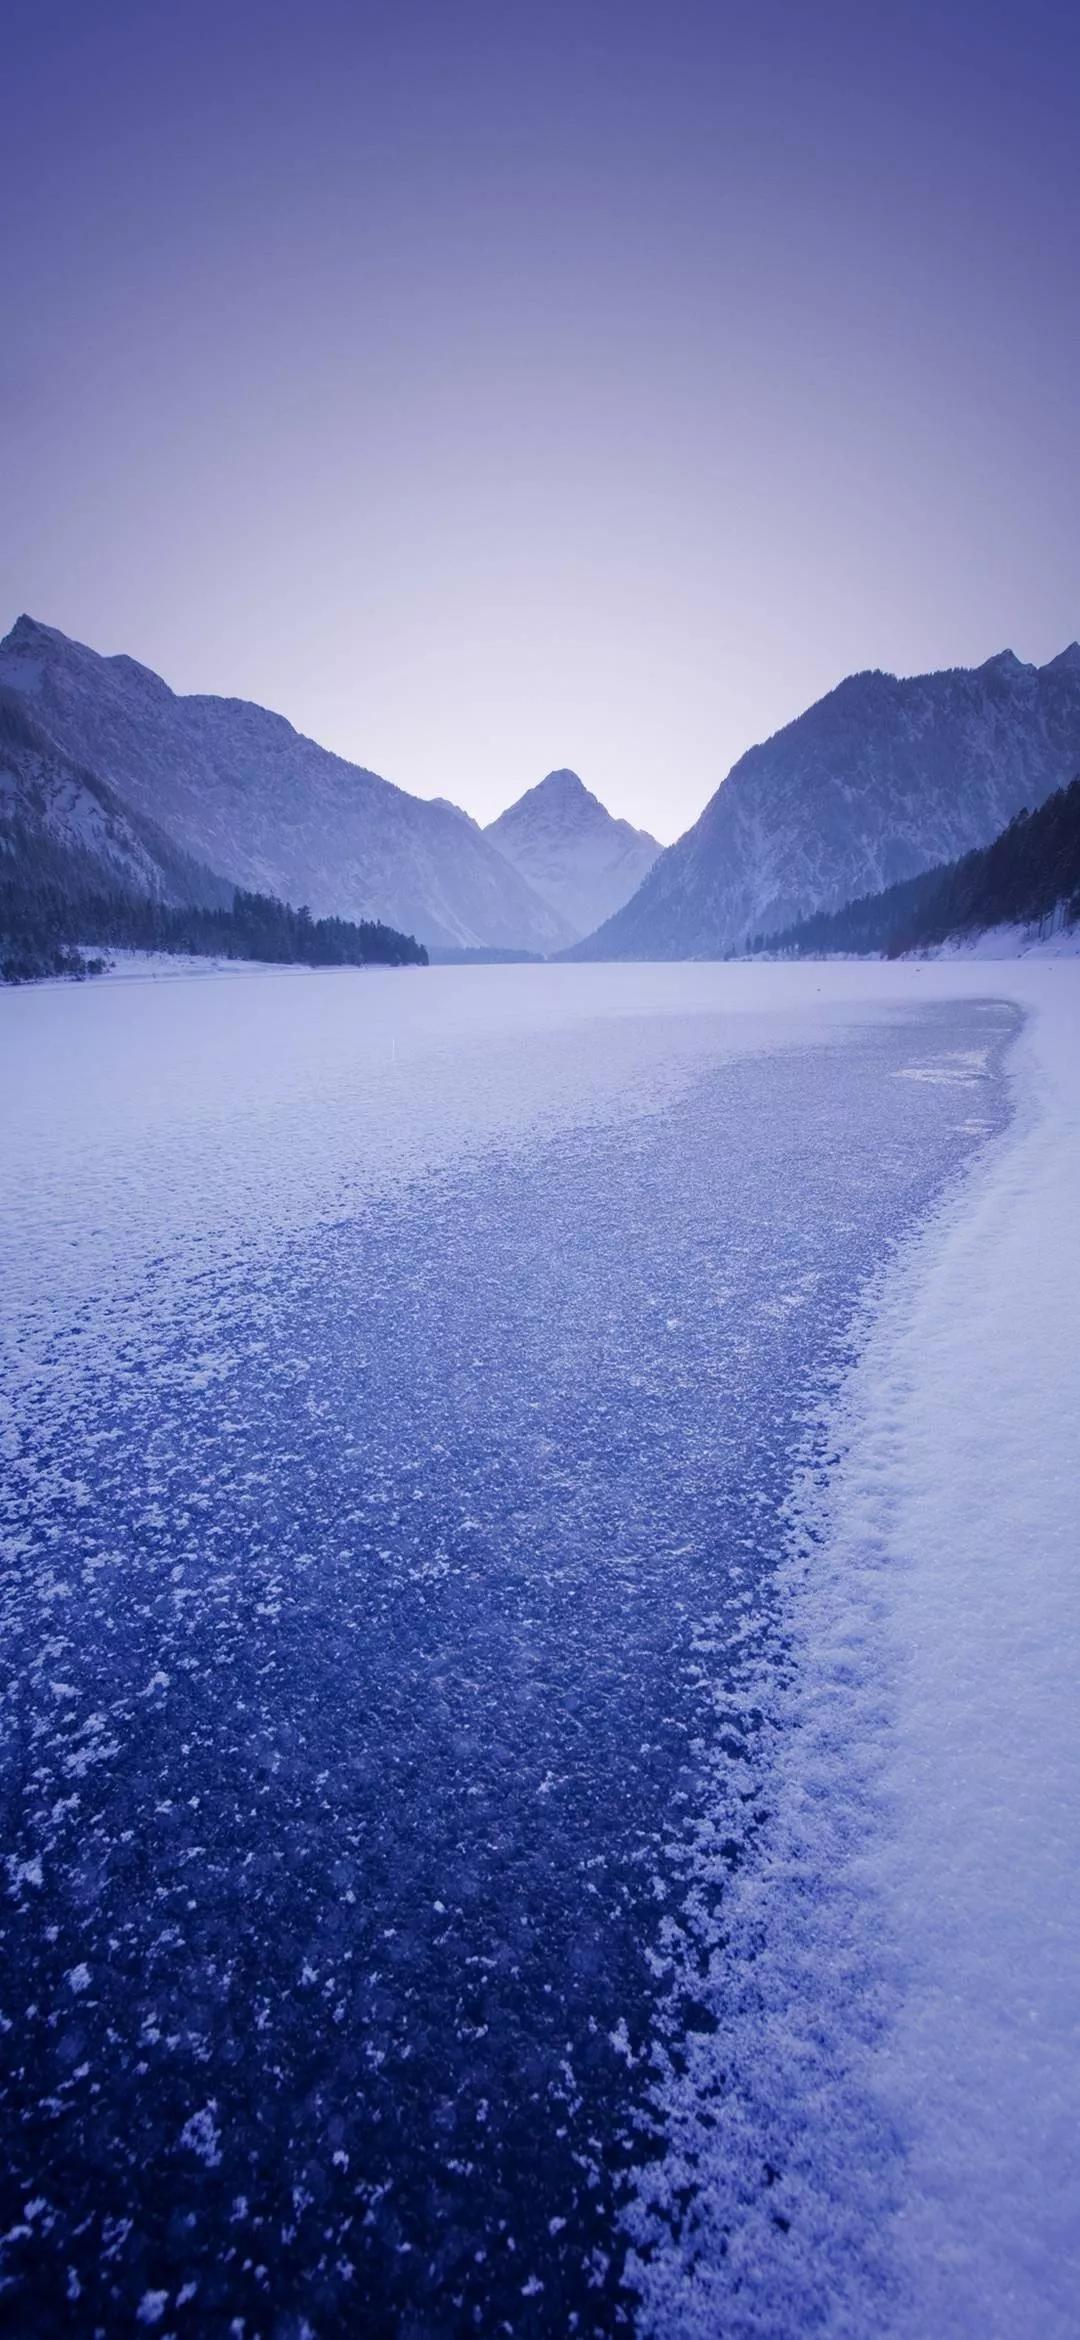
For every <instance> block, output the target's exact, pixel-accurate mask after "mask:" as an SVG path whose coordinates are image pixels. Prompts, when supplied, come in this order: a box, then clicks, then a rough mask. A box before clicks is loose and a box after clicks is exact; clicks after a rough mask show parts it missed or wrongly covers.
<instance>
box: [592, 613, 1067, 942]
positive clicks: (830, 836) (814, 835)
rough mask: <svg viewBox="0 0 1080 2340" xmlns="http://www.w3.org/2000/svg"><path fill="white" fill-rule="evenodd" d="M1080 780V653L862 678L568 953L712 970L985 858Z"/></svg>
mask: <svg viewBox="0 0 1080 2340" xmlns="http://www.w3.org/2000/svg"><path fill="white" fill-rule="evenodd" d="M1078 767H1080V646H1078V645H1077V644H1076V643H1075V642H1074V643H1072V644H1070V646H1069V648H1068V649H1067V650H1065V651H1063V652H1062V653H1061V656H1060V657H1058V658H1054V659H1051V661H1050V663H1049V664H1048V665H1047V666H1042V667H1036V666H1025V665H1023V664H1022V663H1021V661H1020V660H1019V659H1018V658H1017V657H1015V656H1014V654H1013V652H1012V651H1011V650H1004V651H1002V652H1000V654H999V655H998V656H997V657H995V658H990V659H988V660H987V662H986V664H985V665H984V666H980V667H977V668H975V669H969V668H966V667H953V668H949V669H947V670H945V671H944V672H942V673H940V674H928V675H916V676H914V677H912V678H910V679H907V680H899V679H898V678H897V677H896V676H895V675H891V674H881V673H868V674H857V675H852V676H850V677H849V678H848V680H847V681H846V682H842V683H841V684H840V685H839V686H838V688H837V689H836V690H834V691H830V692H829V694H828V696H827V697H826V698H824V699H821V700H819V701H818V703H817V705H816V706H813V707H811V708H809V709H808V711H807V713H806V714H804V715H800V716H799V717H798V718H797V720H796V721H795V722H794V723H789V724H788V725H787V726H786V727H785V729H784V730H782V731H778V732H777V733H776V734H775V737H774V738H772V739H770V740H767V741H766V742H765V743H764V745H763V746H761V747H754V748H751V749H750V750H749V753H748V754H746V755H744V756H742V757H741V758H740V760H739V762H738V763H737V764H736V765H735V766H734V767H733V769H732V771H731V772H730V773H729V775H728V777H727V779H726V780H725V781H724V782H723V784H722V786H721V787H720V788H718V790H717V792H716V794H715V796H714V797H713V798H712V799H711V801H710V803H709V804H707V805H706V807H705V810H704V812H703V813H702V815H701V818H700V820H698V821H696V822H695V824H694V826H693V828H692V829H689V830H688V831H687V833H686V835H685V836H683V837H680V839H679V840H678V843H677V844H675V845H672V846H670V847H669V848H668V850H667V851H666V852H665V853H662V854H661V856H660V858H659V860H658V861H657V862H656V863H655V864H654V866H653V868H652V869H651V870H650V872H649V874H648V876H647V877H646V878H645V880H644V883H643V884H642V885H641V886H640V887H639V888H638V891H637V893H636V894H635V895H634V896H633V898H632V900H631V901H629V902H628V903H627V904H626V906H625V907H624V908H623V909H622V910H619V911H617V912H616V913H615V915H614V916H613V917H611V918H609V919H608V920H607V921H606V923H605V924H604V925H602V926H601V927H600V929H599V931H598V932H597V933H595V934H593V935H591V936H589V937H588V938H587V939H586V940H585V941H584V942H582V943H579V944H578V945H577V946H575V947H574V948H573V949H571V951H570V952H569V953H568V954H567V956H569V957H571V958H580V959H623V958H626V959H648V958H657V959H677V958H695V957H699V958H707V957H711V956H713V955H716V954H723V953H725V952H729V951H733V950H737V949H739V948H740V947H741V945H742V944H743V943H744V942H745V941H746V940H747V938H748V937H749V936H751V935H754V934H761V933H764V932H770V931H776V930H778V929H780V928H782V927H785V926H788V925H791V924H792V923H793V922H794V921H796V920H798V919H802V918H806V917H808V916H809V915H811V914H812V913H813V912H815V911H819V910H833V909H838V908H840V907H841V905H842V904H844V903H845V902H849V901H851V900H852V899H853V898H854V897H856V896H858V895H864V894H869V893H873V892H877V891H878V890H879V889H881V888H883V887H886V886H890V885H893V884H896V883H897V882H898V881H899V880H901V879H904V878H908V877H913V876H915V875H916V874H917V873H918V872H919V871H921V870H925V869H928V868H929V867H931V866H932V865H933V864H935V863H939V862H946V861H952V860H954V859H956V857H957V856H958V855H960V854H963V853H965V852H967V851H968V850H969V849H970V848H972V847H973V846H977V845H985V844H988V843H989V841H990V839H991V838H992V837H994V836H996V835H997V833H998V831H999V830H1001V829H1002V828H1004V826H1005V825H1006V823H1007V822H1008V821H1009V820H1010V819H1011V818H1012V816H1013V814H1014V813H1016V812H1018V811H1019V810H1020V809H1021V807H1022V806H1024V805H1027V806H1030V807H1034V806H1035V805H1038V804H1041V803H1042V802H1043V800H1044V798H1045V797H1047V796H1049V795H1050V793H1051V791H1052V790H1053V789H1056V788H1059V787H1061V786H1063V785H1064V784H1065V783H1067V782H1068V781H1069V780H1071V779H1072V777H1073V775H1074V773H1075V772H1076V770H1077V769H1078Z"/></svg>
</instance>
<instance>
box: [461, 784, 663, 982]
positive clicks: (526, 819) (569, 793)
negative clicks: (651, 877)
mask: <svg viewBox="0 0 1080 2340" xmlns="http://www.w3.org/2000/svg"><path fill="white" fill-rule="evenodd" d="M484 834H485V836H487V837H490V839H491V842H492V844H493V845H497V846H498V848H499V851H500V853H503V854H505V856H506V858H507V860H508V861H510V862H512V864H513V866H514V868H515V869H517V870H519V871H520V873H521V875H522V877H524V878H525V879H527V881H528V883H529V885H531V886H532V887H533V888H534V889H535V891H536V893H538V894H539V895H540V896H541V898H542V899H543V900H544V901H545V902H547V903H548V905H549V907H550V908H551V909H552V910H553V911H554V912H555V914H556V916H557V917H558V918H559V919H560V920H561V921H562V923H563V926H564V928H565V930H566V931H565V940H566V941H567V942H568V943H569V942H573V941H576V940H577V939H578V938H579V937H580V936H581V935H585V934H591V933H592V930H593V928H594V927H596V926H599V925H600V923H601V921H602V920H603V919H605V918H610V917H611V916H612V914H613V912H614V911H616V910H621V908H622V906H623V903H624V902H628V901H629V899H630V896H631V894H633V893H634V892H635V891H636V889H637V887H638V886H639V885H640V884H641V881H642V879H643V877H645V876H646V875H647V873H648V871H649V870H650V869H651V868H652V865H653V863H654V861H655V860H656V858H657V855H658V854H659V852H660V847H659V845H658V844H657V842H656V839H655V837H650V836H649V835H648V833H647V831H646V830H644V829H634V828H632V827H631V825H630V822H629V821H617V820H616V819H615V818H614V817H613V815H612V814H611V813H609V812H608V811H607V810H606V808H605V806H604V805H602V804H601V802H600V799H599V797H597V796H593V795H592V793H591V791H590V790H589V789H588V788H586V787H585V786H584V784H583V783H582V781H580V780H579V778H578V776H577V773H576V772H568V771H559V772H549V773H548V775H547V778H546V779H545V780H541V781H540V782H539V783H538V784H537V786H536V787H535V788H529V789H527V790H526V792H525V794H524V796H519V798H518V800H517V803H516V804H512V805H510V806H509V807H508V809H507V811H506V812H504V813H500V815H499V818H498V820H497V821H492V822H491V823H490V824H489V826H488V828H487V829H486V830H485V832H484Z"/></svg>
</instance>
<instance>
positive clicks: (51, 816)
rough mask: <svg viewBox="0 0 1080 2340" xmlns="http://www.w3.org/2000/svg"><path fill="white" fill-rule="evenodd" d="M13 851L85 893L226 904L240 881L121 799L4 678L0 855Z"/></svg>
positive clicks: (31, 872)
mask: <svg viewBox="0 0 1080 2340" xmlns="http://www.w3.org/2000/svg"><path fill="white" fill-rule="evenodd" d="M4 855H13V856H15V857H16V860H17V863H18V865H19V868H20V870H21V872H22V874H23V875H24V876H25V877H27V878H33V879H35V880H36V881H37V882H39V883H51V884H61V885H64V884H72V883H77V885H78V886H79V888H80V890H81V891H82V892H84V893H89V892H100V893H102V894H114V893H116V892H123V893H134V894H145V895H148V896H149V897H150V899H151V900H152V901H158V902H167V903H182V902H197V903H201V904H204V905H206V906H207V907H215V906H217V905H220V906H221V907H223V908H224V907H227V905H228V904H229V903H230V902H231V901H232V897H233V888H232V886H231V885H229V884H228V883H227V882H226V880H225V879H223V878H219V877H216V876H215V875H214V873H213V872H212V871H211V870H209V869H206V868H204V867H203V866H202V864H201V863H200V862H197V861H195V860H193V859H192V858H191V857H190V856H189V855H188V854H186V853H184V852H182V851H181V849H180V848H179V847H178V846H176V845H174V844H173V842H172V840H171V838H169V837H167V836H166V835H165V833H164V831H163V830H161V829H159V828H158V827H157V826H156V824H155V823H154V822H153V821H148V820H144V819H143V818H142V817H141V816H140V815H139V814H138V813H136V812H133V811H131V810H130V809H129V808H128V807H127V806H126V805H124V804H122V803H121V802H120V799H119V797H118V796H116V795H115V794H114V792H113V790H112V789H111V788H109V786H108V785H107V783H106V782H105V781H104V780H101V779H99V778H98V776H97V774H96V773H94V772H90V771H87V770H86V769H84V768H83V767H81V766H80V765H78V764H76V763H74V762H73V761H72V759H71V758H70V756H66V755H65V754H64V752H63V750H62V749H61V748H59V747H57V745H56V742H55V740H52V739H50V738H49V736H48V734H47V733H46V732H45V731H43V730H42V729H41V727H40V725H38V724H35V723H34V722H33V720H32V718H31V717H30V716H29V715H28V714H27V712H26V706H25V703H24V701H23V700H21V699H20V698H19V696H18V694H17V693H16V692H13V691H8V690H6V689H4V688H3V687H2V686H0V857H2V856H4Z"/></svg>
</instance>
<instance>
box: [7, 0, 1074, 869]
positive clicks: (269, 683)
mask: <svg viewBox="0 0 1080 2340" xmlns="http://www.w3.org/2000/svg"><path fill="white" fill-rule="evenodd" d="M5 28H6V29H5V33H4V38H3V43H2V46H0V57H2V61H3V86H4V106H3V115H4V135H3V141H2V145H0V180H2V192H3V207H4V208H3V235H2V256H0V296H2V316H3V321H4V323H3V334H2V337H0V406H2V413H3V420H4V448H5V463H4V489H3V507H2V522H0V630H3V628H6V626H7V624H9V623H10V621H11V619H12V618H13V617H14V616H15V615H16V613H17V612H18V611H19V610H20V609H23V608H27V609H29V610H30V611H31V612H32V613H33V614H34V615H35V616H37V617H41V618H44V619H45V620H46V621H47V622H49V623H51V624H54V625H58V626H60V627H62V628H63V629H64V631H65V632H67V633H71V634H75V635H77V636H79V637H80V638H81V639H83V640H85V641H88V642H90V643H92V644H93V645H94V647H95V648H97V649H99V650H104V651H112V650H127V651H129V652H130V653H131V654H132V655H134V656H135V657H138V658H141V659H142V660H144V661H145V663H147V664H148V665H150V666H153V667H155V668H157V670H158V671H159V672H160V673H163V674H164V675H165V677H166V679H167V680H168V681H169V682H171V683H172V684H173V686H174V688H176V689H180V690H210V691H221V692H224V693H227V694H229V695H234V696H242V697H247V698H254V699H259V700H261V701H263V702H264V703H265V704H267V705H270V706H273V707H276V708H279V709H280V710H281V711H282V712H283V713H285V714H287V715H288V716H289V717H290V718H291V719H292V720H293V721H294V722H295V723H297V724H298V725H299V726H300V727H301V728H302V729H304V730H306V731H309V732H311V733H313V734H314V736H315V737H316V738H318V739H320V740H323V741H325V742H326V743H327V744H328V745H329V746H332V747H336V748H338V749H340V750H341V751H342V752H343V753H345V754H347V755H351V756H354V757H355V758H356V759H357V760H358V761H361V762H364V763H367V764H370V765H372V766H373V767H374V768H375V769H376V770H378V771H381V772H384V773H385V774H386V775H387V776H388V777H389V778H391V779H393V780H396V781H398V782H399V783H400V784H401V785H402V786H403V787H406V788H409V789H412V790H414V791H416V792H417V793H418V794H420V795H437V794H442V795H447V796H451V797H453V798H455V799H456V800H457V801H458V802H459V803H461V804H463V805H465V806H467V807H468V809H469V810H470V811H473V812H475V813H476V814H477V815H478V816H479V817H480V818H481V819H485V820H486V819H490V818H492V817H493V815H494V814H495V813H496V812H497V811H499V810H500V809H501V808H502V806H503V805H505V804H506V803H508V802H509V801H510V800H511V799H512V798H513V797H515V796H516V795H518V794H519V793H520V792H521V790H522V789H523V788H526V787H529V786H531V785H532V783H533V782H534V781H535V780H537V779H539V778H540V776H541V775H542V774H543V773H544V772H545V771H547V770H548V769H549V768H550V767H551V766H553V765H558V764H567V763H568V764H572V765H573V766H575V768H576V769H577V770H579V771H580V772H581V774H582V776H583V778H584V779H585V780H586V782H587V783H588V784H589V785H590V786H591V787H593V788H594V789H595V790H596V791H597V793H598V794H599V795H600V796H601V797H603V798H604V800H605V802H607V803H608V804H609V805H610V806H611V808H612V810H613V811H616V812H619V813H623V814H625V815H627V816H628V817H629V818H630V819H632V820H634V821H636V822H638V823H640V824H642V825H645V826H648V827H650V828H652V829H653V830H654V831H655V832H656V834H657V835H658V836H660V837H662V838H664V839H665V840H667V839H669V838H671V837H673V836H675V835H676V834H677V833H679V832H680V831H681V830H682V829H683V828H685V827H686V826H687V825H688V824H689V822H690V821H691V820H693V819H694V818H695V817H696V815H697V813H698V812H699V811H700V810H701V807H702V805H703V804H704V802H705V800H706V799H707V797H708V796H709V795H711V793H712V791H713V789H714V788H715V786H716V784H717V782H718V781H719V780H720V779H721V778H722V777H723V774H724V772H725V771H726V770H727V768H728V766H729V764H730V763H731V762H732V761H733V759H734V758H735V756H736V755H738V754H739V753H740V752H741V750H742V749H743V748H744V747H746V746H748V745H749V744H750V743H751V742H752V741H753V740H755V739H757V738H761V737H763V736H765V735H766V734H768V733H769V732H770V731H773V730H775V729H776V728H777V726H778V725H780V724H781V723H784V722H786V721H787V720H788V719H789V718H790V717H791V716H793V715H795V714H797V713H798V712H799V710H800V709H801V708H802V707H803V706H805V705H806V704H807V703H808V702H809V701H810V700H811V699H813V698H816V697H818V696H820V694H821V692H822V691H823V690H826V689H828V688H829V687H830V686H831V685H832V684H833V683H834V682H836V681H838V680H839V678H840V677H841V675H843V674H844V673H845V672H848V671H850V670H851V669H852V668H857V667H864V666H886V667H890V668H892V669H894V670H896V671H899V672H913V671H918V670H920V669H923V668H926V667H933V666H945V665H953V664H960V663H964V664H967V663H977V662H978V661H980V660H981V659H983V658H985V657H987V656H988V655H989V654H990V653H991V652H994V651H997V650H999V649H1001V648H1003V647H1004V646H1005V645H1006V644H1009V645H1011V646H1012V647H1013V648H1014V649H1015V650H1016V651H1017V652H1018V653H1019V655H1020V656H1021V657H1028V658H1034V659H1037V660H1040V661H1041V660H1043V659H1045V658H1047V657H1050V656H1051V655H1053V654H1054V653H1055V652H1057V651H1058V650H1060V649H1061V648H1062V647H1063V645H1064V644H1065V642H1066V641H1068V640H1069V639H1070V638H1071V637H1072V636H1073V635H1075V634H1077V633H1080V460H1078V457H1080V434H1078V427H1077V426H1078V422H1080V289H1078V258H1077V255H1078V250H1080V137H1078V131H1077V124H1078V122H1080V10H1078V9H1077V8H1076V6H1075V5H1064V4H1061V0H1058V4H1056V5H1048V4H1046V0H1029V4H1028V6H1027V7H1026V8H1025V9H1024V10H1023V11H1022V12H1021V11H1019V10H1018V9H1016V7H1015V6H1014V5H1012V6H1009V7H1007V8H1006V7H1002V6H998V5H997V4H996V0H980V4H978V5H975V4H972V5H965V6H950V5H948V4H947V0H946V4H945V5H940V6H924V5H922V4H920V0H916V4H915V5H909V6H900V7H899V8H896V9H892V8H889V9H886V8H884V7H877V6H874V5H872V4H867V0H858V4H857V5H856V4H854V0H852V4H838V5H837V4H833V0H824V4H823V5H820V6H814V5H812V4H808V0H802V4H799V5H790V4H788V0H753V5H751V4H750V0H745V4H744V5H742V6H737V7H736V6H728V5H726V4H725V0H714V4H712V5H697V4H689V5H687V4H684V0H673V4H669V5H660V4H659V0H657V4H656V5H651V6H644V5H641V4H640V0H623V4H622V5H611V4H609V0H601V4H598V5H591V4H590V0H575V4H574V5H572V6H566V5H563V0H544V4H542V5H541V4H534V5H530V6H523V5H519V4H517V0H502V4H501V5H488V4H486V0H484V4H481V5H473V4H472V0H441V4H440V0H387V4H386V5H378V6H376V5H368V4H366V0H309V4H308V5H307V6H305V7H303V8H301V7H300V6H299V5H291V6H282V5H280V4H279V0H250V4H248V5H238V4H230V0H214V4H213V5H208V4H203V0H175V4H174V5H172V6H170V7H166V6H164V5H160V4H158V0H135V4H132V0H8V7H7V9H6V10H5Z"/></svg>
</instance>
